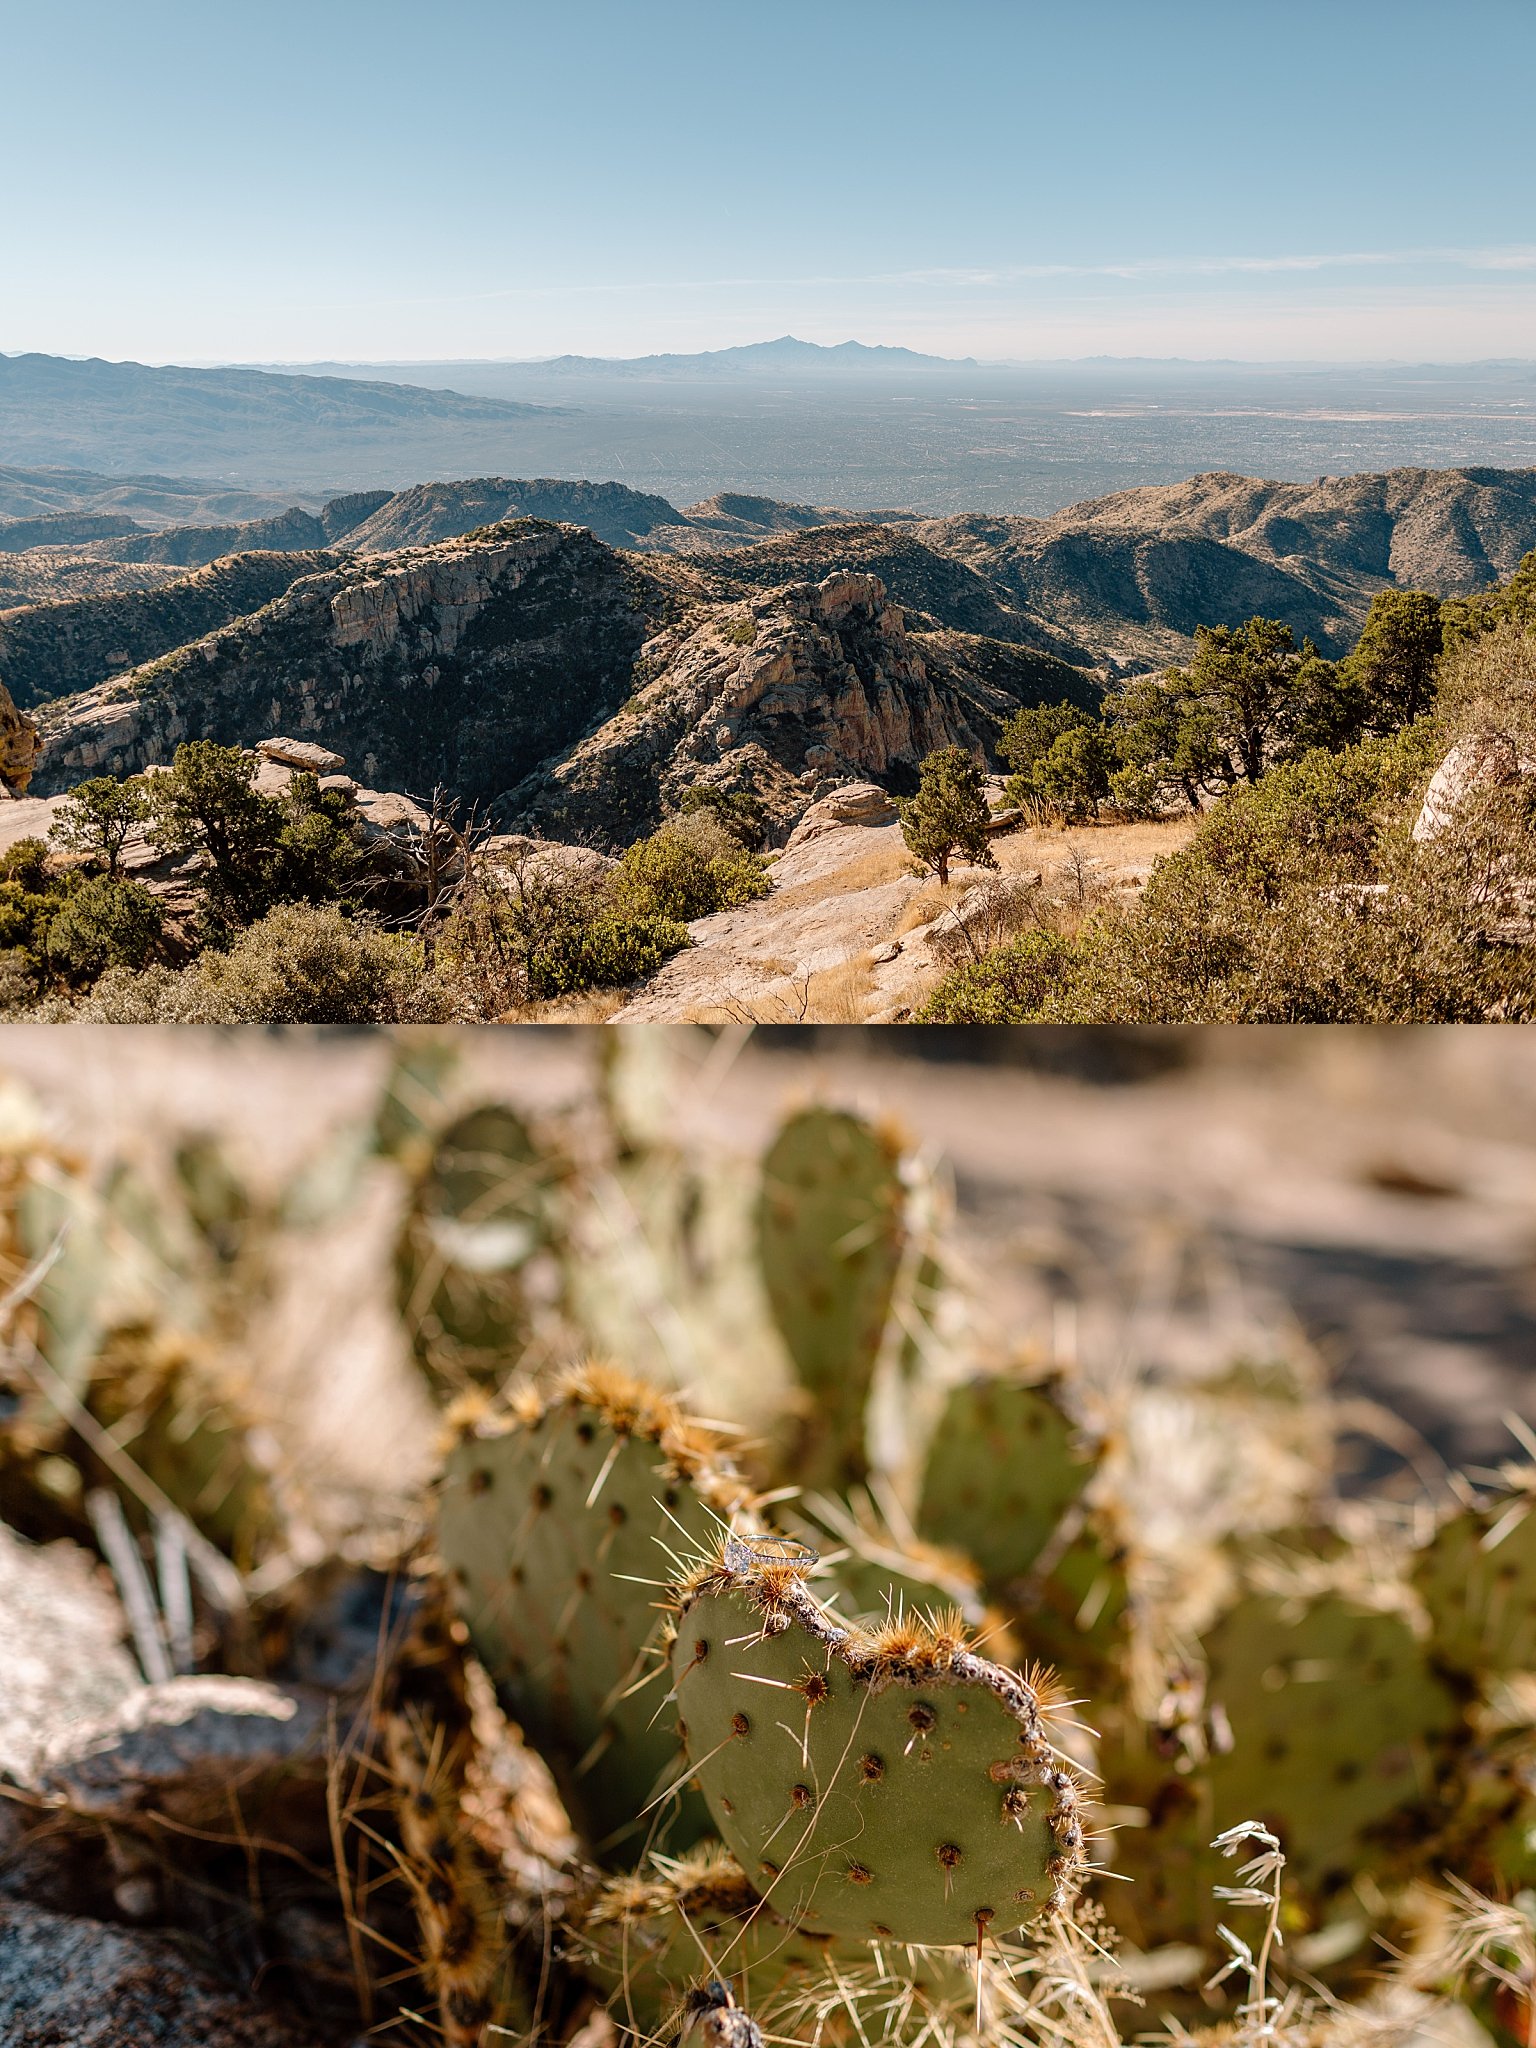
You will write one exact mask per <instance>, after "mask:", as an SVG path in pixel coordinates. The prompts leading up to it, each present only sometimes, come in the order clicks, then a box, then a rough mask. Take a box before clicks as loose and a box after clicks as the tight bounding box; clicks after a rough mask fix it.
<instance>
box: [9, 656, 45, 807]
mask: <svg viewBox="0 0 1536 2048" xmlns="http://www.w3.org/2000/svg"><path fill="white" fill-rule="evenodd" d="M37 745H38V741H37V727H36V725H35V724H34V723H33V721H32V720H31V719H30V718H28V717H27V715H26V714H25V712H22V711H18V710H17V709H16V706H15V704H14V703H13V702H12V701H11V693H10V691H9V690H8V689H6V687H5V685H4V684H3V683H0V783H3V784H4V786H5V789H6V792H7V794H8V795H11V796H21V795H23V794H24V793H25V791H26V787H27V784H28V783H29V782H30V781H31V780H32V768H33V764H34V762H35V761H36V760H37Z"/></svg>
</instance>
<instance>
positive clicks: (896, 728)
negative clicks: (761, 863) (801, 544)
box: [510, 572, 1083, 841]
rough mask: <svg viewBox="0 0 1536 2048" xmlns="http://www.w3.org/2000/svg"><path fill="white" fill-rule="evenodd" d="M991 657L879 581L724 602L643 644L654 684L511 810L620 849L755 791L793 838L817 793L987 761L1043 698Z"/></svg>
mask: <svg viewBox="0 0 1536 2048" xmlns="http://www.w3.org/2000/svg"><path fill="white" fill-rule="evenodd" d="M929 623H930V624H931V623H932V622H931V621H930V622H929ZM988 654H989V657H990V660H989V663H988V664H987V666H989V668H990V673H985V674H984V673H983V664H981V663H979V662H977V661H976V660H975V659H974V652H973V646H972V643H971V642H969V641H968V640H967V639H965V638H964V636H960V635H955V634H946V633H944V632H942V631H933V632H926V633H920V632H914V631H912V630H911V629H910V628H909V626H908V624H907V621H906V616H905V614H904V612H903V610H902V608H901V606H900V605H899V604H897V603H895V602H893V601H892V599H891V598H890V596H889V594H888V593H887V590H886V587H885V585H884V584H883V583H882V582H881V581H880V579H879V578H878V577H876V576H870V575H865V574H855V573H848V572H844V573H841V574H837V575H832V576H828V577H826V578H824V579H823V580H822V581H821V582H820V583H814V584H811V583H797V584H790V585H788V586H786V587H784V588H782V589H779V590H776V591H772V592H769V593H766V594H765V595H762V596H755V595H754V597H753V598H752V600H751V602H750V603H749V604H746V605H744V606H743V605H734V604H717V605H714V606H712V607H710V608H709V609H708V610H707V611H704V612H703V613H702V614H700V613H698V612H694V613H692V614H690V615H689V616H687V617H686V618H685V619H684V621H683V622H682V623H681V624H679V625H677V626H674V627H670V628H668V629H666V630H664V631H663V632H662V633H661V634H659V635H658V636H657V637H656V638H655V639H654V640H652V641H651V642H650V643H648V645H647V647H646V649H645V652H644V656H643V660H642V667H643V668H644V669H646V670H649V671H650V672H651V673H652V676H653V679H652V680H650V681H647V682H646V683H645V684H644V685H643V686H642V687H641V688H640V689H639V690H638V691H637V692H636V693H635V695H634V696H633V697H632V698H631V699H630V701H629V702H628V703H626V704H625V705H624V707H623V709H622V710H620V711H619V712H618V713H616V715H615V716H614V717H612V718H610V719H609V720H608V721H607V723H606V724H604V725H603V726H602V727H600V728H599V730H598V731H596V732H595V733H593V734H592V735H591V736H590V738H588V739H585V740H583V741H581V742H580V743H579V744H578V745H577V746H576V747H574V748H573V749H572V750H571V752H570V753H569V754H568V755H567V756H566V757H565V758H564V759H563V760H561V761H559V762H557V763H555V764H554V765H553V766H552V767H548V768H546V769H544V770H542V771H541V772H540V774H539V775H537V776H536V777H533V778H530V780H529V781H528V782H526V783H524V784H523V785H522V787H521V788H519V789H517V790H515V791H514V792H513V794H512V797H511V800H510V801H511V803H512V806H513V808H514V809H515V810H516V811H517V812H518V813H519V814H520V815H521V816H522V817H523V818H524V819H525V821H527V823H528V824H529V827H530V829H535V830H547V831H548V832H550V833H551V834H553V836H555V837H558V838H575V837H581V836H584V835H587V834H592V833H597V834H601V835H605V836H607V837H609V838H611V839H614V840H616V841H623V840H625V839H628V838H632V837H634V836H635V835H636V834H638V833H639V832H641V831H644V830H646V829H648V828H649V827H650V826H652V825H653V824H654V823H655V822H656V821H657V819H658V818H659V817H660V816H661V815H663V814H664V813H665V812H666V811H667V810H669V809H671V808H673V807H674V806H675V805H676V804H677V802H678V801H679V800H680V799H681V797H682V796H683V794H684V792H685V791H686V790H687V789H688V788H689V787H691V786H692V785H694V784H696V783H705V784H712V785H714V786H715V787H718V788H721V789H725V790H731V789H747V790H750V791H751V793H752V794H753V795H754V796H755V798H756V799H757V801H758V802H759V803H760V804H761V805H762V807H763V809H764V810H765V812H766V813H767V815H768V817H769V818H770V820H771V821H772V822H773V824H774V826H775V827H776V828H777V829H778V830H779V831H780V832H787V831H788V830H789V828H790V827H791V826H792V825H794V824H795V823H796V822H797V821H798V820H799V818H800V817H801V815H802V813H803V812H804V811H805V810H806V808H807V806H808V804H809V802H810V801H811V800H812V799H813V798H814V796H815V795H816V793H817V789H818V786H819V785H821V784H823V783H827V782H834V781H839V780H850V781H868V780H870V779H871V778H876V779H888V780H889V779H893V778H894V779H895V780H896V781H898V782H903V781H907V780H910V779H913V778H915V775H916V770H917V766H918V763H919V762H920V761H921V760H922V758H923V756H924V755H926V754H928V753H930V752H932V750H933V749H934V748H935V747H942V746H949V745H952V744H954V745H959V746H963V747H966V748H968V749H969V750H971V751H972V752H974V753H977V754H984V753H986V752H987V751H988V749H989V747H990V746H991V744H992V743H993V741H995V739H996V736H997V733H998V730H999V728H1000V726H1001V724H1002V722H1003V720H1004V719H1005V718H1006V717H1007V716H1008V715H1009V713H1010V712H1012V711H1013V710H1015V709H1016V708H1017V707H1018V705H1019V704H1020V703H1025V702H1034V701H1038V697H1037V694H1036V691H1035V688H1034V676H1035V672H1036V667H1037V658H1036V657H1033V656H1030V655H1028V654H1027V653H1025V652H1024V651H1023V650H1019V651H1018V652H1017V654H1015V650H1012V649H1009V648H1007V647H1002V646H991V645H989V646H988ZM1010 658H1014V659H1016V660H1017V662H1018V664H1019V668H1020V673H1019V674H1017V675H1014V676H1010V675H1009V673H1008V669H1009V661H1010ZM1054 666H1057V667H1058V668H1059V665H1054ZM1059 674H1060V675H1061V676H1062V677H1065V678H1066V679H1067V680H1068V681H1069V682H1070V683H1072V684H1073V685H1075V686H1079V687H1080V686H1081V684H1082V680H1083V679H1082V678H1081V677H1079V676H1077V675H1076V674H1075V673H1074V672H1073V671H1071V670H1067V669H1064V668H1059ZM1053 680H1054V678H1053ZM1010 684H1011V685H1012V686H1011V687H1010Z"/></svg>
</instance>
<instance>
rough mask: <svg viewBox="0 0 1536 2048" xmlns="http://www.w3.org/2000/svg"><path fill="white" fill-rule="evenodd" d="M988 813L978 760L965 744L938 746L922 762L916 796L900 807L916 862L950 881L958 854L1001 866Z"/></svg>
mask: <svg viewBox="0 0 1536 2048" xmlns="http://www.w3.org/2000/svg"><path fill="white" fill-rule="evenodd" d="M988 817H989V813H988V810H987V792H986V784H985V782H984V780H983V778H982V771H981V764H980V762H978V761H977V760H976V759H975V758H974V756H972V755H970V754H968V753H967V752H966V750H965V748H964V747H940V748H939V749H938V751H937V752H936V753H933V754H930V755H929V756H928V758H927V760H926V761H924V763H923V765H922V771H921V775H920V777H919V781H918V788H917V794H916V796H914V797H909V798H908V799H907V800H906V802H905V803H903V804H902V806H901V836H902V838H903V839H905V841H906V842H907V849H908V851H909V852H910V853H911V855H912V857H913V859H914V860H915V861H916V862H917V863H918V865H919V866H920V867H924V868H931V869H932V871H933V872H934V873H935V874H936V875H937V876H938V878H939V880H940V882H947V881H948V880H949V864H950V861H951V860H952V859H953V858H954V857H955V855H956V854H959V855H961V856H962V857H963V858H964V859H966V860H968V861H972V862H974V864H975V865H976V866H977V867H983V868H995V867H996V866H997V859H996V856H995V855H994V854H993V852H992V849H991V847H990V846H989V845H988V843H987V821H988Z"/></svg>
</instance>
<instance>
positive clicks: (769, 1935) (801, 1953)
mask: <svg viewBox="0 0 1536 2048" xmlns="http://www.w3.org/2000/svg"><path fill="white" fill-rule="evenodd" d="M568 1925H569V1928H570V1941H571V1947H572V1951H573V1953H574V1954H575V1955H576V1956H577V1957H578V1959H579V1960H580V1962H581V1964H582V1967H583V1968H584V1969H585V1971H586V1972H587V1974H588V1975H589V1976H590V1977H591V1978H592V1980H593V1982H594V1983H596V1984H597V1985H598V1986H599V1988H600V1989H601V1990H602V1991H603V1992H604V1994H605V1996H607V1997H608V1998H609V2000H610V2010H611V2011H612V2013H613V2015H614V2017H615V2018H616V2019H617V2020H618V2021H619V2022H620V2023H621V2024H622V2025H625V2026H627V2027H628V2028H629V2030H630V2031H631V2032H633V2033H636V2034H640V2035H642V2036H647V2035H650V2034H652V2033H653V2032H654V2033H655V2034H656V2036H657V2037H658V2038H660V2039H662V2040H670V2039H671V2038H672V2037H673V2036H674V2035H675V2033H676V2031H677V2026H678V2021H679V2018H680V2015H681V2013H682V2012H683V2010H684V2008H685V2006H686V2002H687V2000H688V1997H689V1994H690V1993H692V1992H697V1991H698V1990H699V1988H700V1987H701V1986H705V1985H708V1984H710V1983H716V1984H722V1985H724V1986H725V1987H726V1989H727V1990H728V1992H729V1993H730V1995H731V1996H732V1997H733V1998H734V1999H735V2000H736V2001H738V2003H739V2004H740V2005H742V2006H743V2007H745V2006H750V2007H751V2009H752V2010H753V2011H754V2012H756V2013H758V2014H759V2015H761V2016H762V2017H763V2018H764V2020H765V2022H766V2021H768V2020H770V2019H777V2018H782V2019H784V2020H786V2021H787V2022H788V2023H789V2025H791V2026H793V2025H794V2023H795V2021H796V2020H799V2019H803V2018H804V2017H806V2016H807V2015H808V2014H812V2013H813V2014H815V2015H816V2017H817V2018H818V2019H819V2020H820V2022H821V2025H820V2027H819V2028H818V2034H819V2037H820V2038H821V2039H823V2040H831V2041H842V2040H845V2039H846V2040H856V2039H859V2038H861V2031H860V2030H859V2029H858V2027H857V2025H856V2022H857V2020H858V2019H859V2018H860V2016H863V2017H864V2018H865V2029H866V2030H865V2031H864V2032H863V2038H876V2037H878V2038H879V2039H881V2040H883V2041H886V2042H898V2041H906V2040H911V2041H914V2042H915V2041H918V2040H925V2039H936V2040H941V2039H943V2038H944V2034H943V2032H942V2030H941V2029H940V2028H939V2027H938V2026H936V2024H935V2020H936V2015H937V2014H938V2013H940V2012H944V2011H946V2010H958V2011H960V2012H962V2013H968V2012H969V2010H970V2009H971V2008H972V2007H973V2006H974V2003H975V1995H976V1994H975V1981H974V1968H975V1959H974V1957H972V1956H963V1955H962V1956H957V1955H955V1953H954V1952H953V1951H951V1950H945V1949H937V1950H935V1949H912V1948H908V1947H904V1946H902V1945H900V1944H897V1943H887V1944H884V1945H882V1944H879V1943H871V1942H868V1941H861V1940H849V1939H846V1938H844V1939H839V1938H838V1937H836V1936H833V1935H825V1934H814V1933H812V1932H810V1931H809V1930H808V1929H805V1928H798V1927H793V1926H791V1925H790V1924H789V1923H788V1922H787V1921H785V1920H781V1919H780V1917H779V1916H778V1914H777V1913H775V1912H774V1911H773V1909H772V1907H771V1906H767V1905H765V1904H764V1902H763V1900H762V1898H761V1896H760V1895H759V1893H758V1892H757V1890H756V1888H755V1887H754V1886H753V1885H752V1884H751V1883H749V1881H748V1879H747V1877H746V1874H745V1872H744V1871H743V1870H742V1868H741V1866H740V1865H739V1864H738V1863H737V1861H736V1859H735V1858H734V1857H733V1856H732V1855H731V1854H730V1853H729V1851H727V1850H724V1849H720V1848H718V1847H708V1846H706V1847H703V1848H701V1849H700V1850H698V1851H697V1852H695V1854H694V1855H692V1856H689V1857H684V1858H682V1859H680V1860H679V1861H678V1862H676V1863H672V1864H669V1865H668V1866H667V1868H666V1869H665V1870H664V1871H662V1872H660V1873H659V1874H658V1875H654V1876H638V1875H637V1876H633V1877H623V1878H615V1879H612V1880H610V1881H609V1882H608V1883H607V1884H605V1885H604V1886H602V1888H601V1889H600V1890H599V1891H597V1892H596V1893H595V1894H594V1895H592V1896H590V1897H589V1898H587V1899H584V1900H582V1901H580V1902H579V1904H578V1905H577V1907H576V1908H575V1910H574V1911H573V1912H572V1914H571V1916H570V1919H569V1922H568ZM897 1992H899V1993H900V1995H901V2002H902V2003H903V2004H904V2005H905V2006H906V2007H907V2009H908V2016H907V2023H906V2025H905V2026H903V2025H900V2024H893V2023H892V2021H893V2014H892V2012H891V2007H892V2006H893V2005H895V2004H896V2003H897V1999H896V1997H895V1996H894V1994H896V1993H897ZM876 2012H878V2017H879V2019H880V2021H881V2022H882V2023H881V2024H880V2025H878V2026H872V2025H869V2020H870V2019H872V2018H874V2017H875V2014H876ZM770 2033H771V2036H772V2037H773V2038H783V2036H782V2034H781V2033H780V2030H779V2028H778V2027H777V2026H774V2027H771V2028H770ZM791 2038H793V2036H791Z"/></svg>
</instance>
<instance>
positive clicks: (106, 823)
mask: <svg viewBox="0 0 1536 2048" xmlns="http://www.w3.org/2000/svg"><path fill="white" fill-rule="evenodd" d="M148 816H149V799H148V796H147V794H146V791H145V786H144V781H143V778H142V776H137V775H133V776H130V777H129V778H128V780H127V781H126V782H117V781H114V780H113V778H112V777H111V776H110V775H96V776H93V777H92V778H91V780H90V781H89V782H82V783H79V784H77V785H76V787H75V788H74V789H72V790H71V791H70V792H69V795H68V796H67V797H66V798H65V799H64V801H63V802H62V803H61V804H60V805H59V808H58V809H57V811H55V812H54V816H53V823H52V825H51V826H50V827H49V830H48V836H49V838H50V839H53V840H55V841H57V843H58V844H59V845H60V846H62V847H64V848H65V849H66V850H67V851H68V852H70V853H83V854H86V855H88V856H89V857H90V858H91V859H92V860H97V861H101V862H103V863H104V864H105V867H106V871H107V875H108V877H109V879H110V880H112V881H116V879H117V870H118V863H119V862H120V860H121V859H122V854H123V846H124V844H125V843H126V841H127V839H128V835H129V834H130V833H131V832H132V831H133V830H134V828H135V826H137V825H142V824H143V823H144V821H145V820H146V819H147V818H148Z"/></svg>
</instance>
